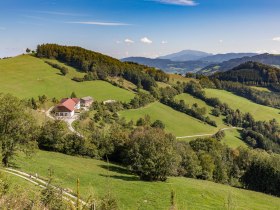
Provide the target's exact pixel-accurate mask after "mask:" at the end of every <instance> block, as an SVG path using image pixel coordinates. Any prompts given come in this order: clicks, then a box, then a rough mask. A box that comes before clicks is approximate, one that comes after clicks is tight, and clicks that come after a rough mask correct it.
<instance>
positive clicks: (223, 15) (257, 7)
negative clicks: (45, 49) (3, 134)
mask: <svg viewBox="0 0 280 210" xmlns="http://www.w3.org/2000/svg"><path fill="white" fill-rule="evenodd" d="M279 11H280V1H279V0H193V1H192V0H0V57H3V56H9V55H15V54H19V53H22V52H23V50H24V49H25V48H27V47H29V48H34V49H35V48H36V45H37V44H40V43H59V44H63V45H78V46H82V47H85V48H87V49H91V50H95V51H99V52H102V53H105V54H108V55H111V56H113V57H116V58H122V57H126V56H146V57H157V56H160V55H165V54H169V53H173V52H177V51H180V50H184V49H194V50H202V51H206V52H211V53H225V52H270V53H280V12H279Z"/></svg>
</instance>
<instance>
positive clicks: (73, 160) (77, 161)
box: [14, 151, 280, 210]
mask: <svg viewBox="0 0 280 210" xmlns="http://www.w3.org/2000/svg"><path fill="white" fill-rule="evenodd" d="M50 160H51V161H50ZM14 163H15V164H16V166H17V167H18V168H19V169H20V170H23V171H26V172H29V173H33V174H35V173H38V175H39V176H41V177H44V178H46V177H48V174H49V169H51V170H52V171H53V180H54V183H55V184H57V185H60V186H62V187H64V188H70V189H72V191H73V192H75V186H76V179H77V178H79V179H80V191H81V195H82V197H83V199H86V198H87V197H88V196H89V195H91V194H95V195H99V196H102V195H105V194H106V192H108V191H110V193H112V194H113V196H114V197H115V198H116V199H117V201H118V203H119V206H120V209H122V210H130V209H143V210H154V209H157V210H166V209H169V202H170V192H171V190H174V191H175V193H176V202H177V205H178V209H180V210H181V209H182V210H184V209H188V210H190V209H191V210H197V209H200V210H204V209H205V210H209V209H213V210H222V209H229V207H230V209H242V210H248V209H250V210H251V209H256V210H257V209H259V210H263V209H266V210H270V209H271V210H277V209H280V198H277V197H273V196H269V195H265V194H262V193H258V192H252V191H248V190H243V189H238V188H233V187H230V186H227V185H222V184H216V183H213V182H209V181H202V180H195V179H188V178H183V177H177V178H174V177H172V178H168V180H167V182H144V181H140V180H139V179H138V177H136V176H134V175H132V174H130V173H129V172H128V171H126V169H124V168H122V167H120V166H117V165H114V164H108V163H106V162H103V161H99V160H94V159H86V158H80V157H73V156H67V155H63V154H59V153H53V152H44V151H38V152H37V153H36V154H35V155H34V156H33V157H32V158H28V159H27V158H26V157H25V156H24V155H21V154H20V155H19V156H18V157H17V158H16V159H15V160H14ZM228 203H229V205H227V204H228Z"/></svg>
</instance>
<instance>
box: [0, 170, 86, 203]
mask: <svg viewBox="0 0 280 210" xmlns="http://www.w3.org/2000/svg"><path fill="white" fill-rule="evenodd" d="M0 171H3V172H6V173H8V174H11V175H14V176H17V177H20V178H22V179H24V180H26V181H28V182H30V183H32V184H35V185H37V186H39V187H41V188H43V189H46V188H47V185H48V184H49V183H48V182H46V181H45V180H43V179H40V178H38V177H36V176H33V175H31V174H28V173H25V172H22V171H19V170H16V169H12V168H4V169H0ZM50 187H52V188H53V189H55V190H57V191H61V192H62V194H63V199H64V200H67V201H70V202H71V203H72V204H76V202H75V201H74V200H76V201H77V199H78V198H77V196H75V195H72V194H71V193H69V192H67V191H66V190H65V189H61V188H59V187H56V186H54V185H51V184H50ZM79 203H81V204H83V205H87V203H86V202H85V201H83V200H82V199H79Z"/></svg>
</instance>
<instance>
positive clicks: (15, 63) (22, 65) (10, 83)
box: [0, 55, 134, 102]
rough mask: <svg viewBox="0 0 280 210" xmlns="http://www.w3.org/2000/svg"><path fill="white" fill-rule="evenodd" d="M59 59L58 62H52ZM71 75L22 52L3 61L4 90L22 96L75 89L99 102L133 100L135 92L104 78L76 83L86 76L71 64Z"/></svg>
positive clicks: (1, 82)
mask: <svg viewBox="0 0 280 210" xmlns="http://www.w3.org/2000/svg"><path fill="white" fill-rule="evenodd" d="M52 62H55V61H52ZM69 70H70V71H69V75H68V76H62V75H60V72H59V70H58V69H55V68H52V67H50V66H49V65H48V64H46V63H45V62H44V60H43V59H38V58H35V57H32V56H30V55H21V56H17V57H14V58H10V59H4V60H0V92H4V93H11V94H13V95H15V96H17V97H20V98H31V97H36V98H37V96H39V95H43V94H45V95H46V96H48V97H49V98H53V97H56V98H58V99H60V98H62V97H69V96H70V95H71V93H72V92H73V91H74V92H75V93H76V94H77V96H78V97H83V96H92V97H93V98H94V99H96V100H98V101H103V100H109V99H114V100H119V101H126V102H127V101H129V100H130V99H131V98H133V96H134V94H133V92H131V91H127V90H124V89H121V88H118V87H115V86H113V85H111V84H110V83H107V82H104V81H89V82H81V83H78V82H75V81H72V80H71V78H72V76H78V75H82V73H79V72H75V69H73V68H71V67H69Z"/></svg>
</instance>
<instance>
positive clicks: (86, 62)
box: [37, 44, 169, 90]
mask: <svg viewBox="0 0 280 210" xmlns="http://www.w3.org/2000/svg"><path fill="white" fill-rule="evenodd" d="M37 56H38V57H40V58H50V59H57V60H59V61H61V62H63V63H65V64H67V65H69V66H72V67H75V68H76V69H78V70H79V71H81V72H85V73H87V75H86V76H85V77H84V78H73V80H75V81H78V82H82V81H85V80H95V79H101V80H106V79H107V77H108V76H111V77H116V76H118V77H123V78H124V79H126V80H128V81H130V82H132V83H133V84H135V85H137V87H138V88H143V89H145V90H151V89H152V87H156V86H157V84H156V81H161V82H166V81H168V79H169V77H168V75H167V74H166V73H164V72H163V71H161V70H156V69H155V68H151V67H147V66H143V65H138V64H135V63H131V62H121V61H119V60H117V59H115V58H112V57H109V56H106V55H103V54H101V53H97V52H93V51H90V50H86V49H83V48H81V47H68V46H60V45H57V44H42V45H38V47H37Z"/></svg>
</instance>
